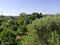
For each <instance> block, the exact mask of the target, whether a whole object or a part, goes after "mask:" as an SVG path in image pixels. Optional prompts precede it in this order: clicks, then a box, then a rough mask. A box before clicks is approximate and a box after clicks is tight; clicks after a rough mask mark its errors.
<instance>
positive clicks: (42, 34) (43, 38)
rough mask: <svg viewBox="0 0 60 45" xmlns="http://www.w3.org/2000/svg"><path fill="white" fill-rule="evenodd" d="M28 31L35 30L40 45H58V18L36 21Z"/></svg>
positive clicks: (59, 32) (59, 30)
mask: <svg viewBox="0 0 60 45" xmlns="http://www.w3.org/2000/svg"><path fill="white" fill-rule="evenodd" d="M28 29H29V30H30V31H31V30H33V31H34V30H36V34H37V35H38V38H39V40H40V44H41V45H45V44H46V45H60V16H53V17H51V16H47V17H44V18H41V19H36V20H35V21H33V23H32V24H30V25H29V28H28ZM34 38H35V37H34Z"/></svg>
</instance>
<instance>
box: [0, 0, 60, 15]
mask: <svg viewBox="0 0 60 45" xmlns="http://www.w3.org/2000/svg"><path fill="white" fill-rule="evenodd" d="M1 11H3V14H4V15H19V13H21V12H26V13H32V12H39V13H40V12H42V13H45V14H47V13H49V14H54V13H60V0H0V14H1Z"/></svg>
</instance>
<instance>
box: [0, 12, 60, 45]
mask: <svg viewBox="0 0 60 45" xmlns="http://www.w3.org/2000/svg"><path fill="white" fill-rule="evenodd" d="M0 45H60V15H59V14H56V15H49V14H46V15H44V14H42V13H37V12H34V13H32V14H26V13H20V16H0Z"/></svg>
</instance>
